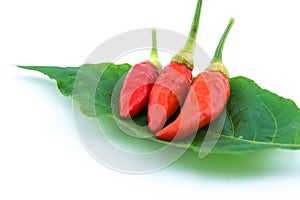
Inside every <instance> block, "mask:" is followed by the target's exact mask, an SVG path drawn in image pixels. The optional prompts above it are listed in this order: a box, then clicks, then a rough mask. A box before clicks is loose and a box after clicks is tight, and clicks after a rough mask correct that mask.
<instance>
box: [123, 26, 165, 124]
mask: <svg viewBox="0 0 300 200" xmlns="http://www.w3.org/2000/svg"><path fill="white" fill-rule="evenodd" d="M160 70H161V65H160V62H159V59H158V55H157V44H156V30H155V29H152V51H151V54H150V57H149V58H148V60H147V61H145V62H141V63H139V64H136V65H134V66H133V67H132V68H131V69H130V70H129V72H128V74H127V75H126V78H125V80H124V84H123V87H122V90H121V93H120V101H119V103H120V117H122V118H129V117H132V116H134V115H136V114H138V113H139V112H140V111H141V110H142V109H143V108H144V107H145V106H146V104H147V102H148V98H149V94H150V91H151V89H152V86H153V83H154V81H155V79H156V78H157V77H158V75H159V72H160Z"/></svg>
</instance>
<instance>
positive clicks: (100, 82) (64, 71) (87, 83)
mask: <svg viewBox="0 0 300 200" xmlns="http://www.w3.org/2000/svg"><path fill="white" fill-rule="evenodd" d="M18 67H20V68H23V69H28V70H34V71H38V72H41V73H43V74H45V75H47V76H48V77H49V78H51V79H54V80H56V82H57V87H58V88H59V90H60V92H61V93H62V94H63V95H65V96H67V97H72V98H73V99H74V100H75V101H77V103H78V104H79V106H80V109H81V111H82V112H83V113H84V114H85V115H87V116H89V117H111V116H112V108H111V96H112V91H113V89H114V87H115V85H116V83H117V82H118V81H119V79H120V78H121V77H122V76H124V74H126V73H127V72H128V70H129V69H130V67H131V66H130V65H129V64H122V65H115V64H112V63H100V64H84V65H82V66H80V67H51V66H18Z"/></svg>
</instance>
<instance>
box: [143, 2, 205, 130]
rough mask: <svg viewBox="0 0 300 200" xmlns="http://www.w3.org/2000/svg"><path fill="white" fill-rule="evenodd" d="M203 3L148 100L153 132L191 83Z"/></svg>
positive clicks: (175, 105)
mask: <svg viewBox="0 0 300 200" xmlns="http://www.w3.org/2000/svg"><path fill="white" fill-rule="evenodd" d="M201 7H202V0H198V3H197V7H196V11H195V14H194V19H193V23H192V26H191V30H190V33H189V36H188V39H187V41H186V43H185V45H184V47H183V48H182V49H181V50H180V51H179V52H178V53H177V54H176V55H175V56H174V57H173V58H172V60H171V63H170V64H169V65H167V66H166V67H165V68H164V69H163V70H162V73H161V74H160V75H159V77H158V78H157V79H156V81H155V83H154V86H153V88H152V90H151V93H150V97H149V103H148V126H149V129H150V130H151V131H152V132H157V131H158V130H160V129H161V128H163V126H164V124H165V123H166V121H167V120H168V119H169V118H170V117H171V116H172V115H173V114H174V113H175V111H176V110H177V109H178V107H179V105H180V104H181V103H182V102H183V100H184V97H185V96H186V93H187V91H188V89H189V87H190V84H191V81H192V70H193V67H194V59H193V54H194V49H195V43H196V37H197V32H198V26H199V20H200V12H201Z"/></svg>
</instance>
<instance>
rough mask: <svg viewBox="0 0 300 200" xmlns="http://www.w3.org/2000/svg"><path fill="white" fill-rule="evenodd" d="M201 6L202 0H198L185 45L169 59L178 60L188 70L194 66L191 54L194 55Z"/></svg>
mask: <svg viewBox="0 0 300 200" xmlns="http://www.w3.org/2000/svg"><path fill="white" fill-rule="evenodd" d="M201 7H202V0H198V2H197V7H196V10H195V14H194V19H193V23H192V25H191V29H190V32H189V36H188V39H187V41H186V43H185V45H184V46H183V48H182V49H181V50H180V51H179V52H178V53H177V54H176V55H175V56H174V57H173V58H172V60H171V62H178V63H181V64H185V65H186V66H187V67H188V68H189V69H190V70H193V68H194V58H193V55H194V49H195V45H196V38H197V33H198V27H199V21H200V13H201Z"/></svg>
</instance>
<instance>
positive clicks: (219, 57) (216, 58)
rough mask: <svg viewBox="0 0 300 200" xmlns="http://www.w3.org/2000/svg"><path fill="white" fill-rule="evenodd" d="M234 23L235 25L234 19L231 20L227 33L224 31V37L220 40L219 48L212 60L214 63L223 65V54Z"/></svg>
mask: <svg viewBox="0 0 300 200" xmlns="http://www.w3.org/2000/svg"><path fill="white" fill-rule="evenodd" d="M233 23H234V19H233V18H231V19H230V21H229V23H228V25H227V27H226V29H225V31H224V33H223V35H222V37H221V39H220V42H219V44H218V47H217V49H216V51H215V55H214V57H213V59H212V63H222V52H223V48H224V44H225V41H226V38H227V36H228V33H229V31H230V29H231V27H232V25H233Z"/></svg>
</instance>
